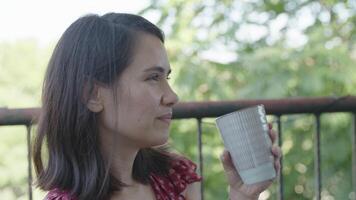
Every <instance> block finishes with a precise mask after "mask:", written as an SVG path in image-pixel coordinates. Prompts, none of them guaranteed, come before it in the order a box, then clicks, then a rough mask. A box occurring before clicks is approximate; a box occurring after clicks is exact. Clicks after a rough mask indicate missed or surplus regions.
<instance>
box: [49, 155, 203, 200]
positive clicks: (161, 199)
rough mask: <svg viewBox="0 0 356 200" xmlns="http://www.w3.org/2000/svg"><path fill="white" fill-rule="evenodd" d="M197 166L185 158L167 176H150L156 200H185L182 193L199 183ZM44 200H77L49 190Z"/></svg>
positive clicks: (55, 190)
mask: <svg viewBox="0 0 356 200" xmlns="http://www.w3.org/2000/svg"><path fill="white" fill-rule="evenodd" d="M196 168H197V166H196V164H195V163H193V162H192V161H190V160H188V159H186V158H181V157H180V158H179V159H176V160H174V161H173V162H172V167H171V169H170V170H169V174H168V175H167V176H159V175H155V174H151V175H150V184H151V187H152V189H153V191H154V193H155V196H156V199H157V200H185V197H184V196H183V195H182V192H183V191H184V190H185V189H186V188H187V186H188V185H189V184H191V183H194V182H198V181H201V179H202V178H201V177H200V176H199V175H198V174H197V173H196V172H195V170H196ZM44 200H77V199H76V198H75V197H72V196H70V194H69V193H68V192H65V191H61V190H59V189H54V190H51V191H50V192H49V193H48V194H47V195H46V197H45V199H44Z"/></svg>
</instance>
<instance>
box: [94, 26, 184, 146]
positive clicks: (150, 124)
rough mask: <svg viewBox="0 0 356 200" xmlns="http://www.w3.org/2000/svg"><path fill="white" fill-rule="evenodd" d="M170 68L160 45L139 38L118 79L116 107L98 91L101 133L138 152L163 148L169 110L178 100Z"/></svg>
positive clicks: (110, 95)
mask: <svg viewBox="0 0 356 200" xmlns="http://www.w3.org/2000/svg"><path fill="white" fill-rule="evenodd" d="M170 71H171V69H170V65H169V62H168V57H167V53H166V50H165V47H164V46H163V44H162V42H161V41H160V40H159V39H158V38H157V37H155V36H152V35H150V34H145V33H143V34H140V35H139V41H138V42H137V45H136V49H135V53H134V56H133V60H132V63H131V64H130V65H129V66H128V67H127V68H126V69H125V70H124V72H123V73H122V74H121V76H120V77H119V79H118V84H117V85H118V86H117V87H116V88H115V90H116V91H115V92H116V93H117V97H118V98H117V103H115V102H114V98H113V92H112V91H111V90H110V89H101V92H100V96H101V98H102V101H103V102H102V103H103V107H104V109H103V111H102V112H101V113H100V114H99V123H100V125H99V126H100V129H101V132H102V133H105V134H106V133H110V134H112V133H113V134H115V135H117V136H118V137H115V138H118V140H119V141H121V142H125V143H126V144H130V145H137V146H138V147H139V148H144V147H149V146H155V145H161V144H164V143H165V142H166V141H167V139H168V135H169V134H168V131H169V125H170V122H171V117H172V106H173V105H174V104H176V103H177V101H178V97H177V95H176V94H175V93H174V91H173V90H172V88H171V87H170V85H169V84H168V80H167V78H168V75H169V73H170Z"/></svg>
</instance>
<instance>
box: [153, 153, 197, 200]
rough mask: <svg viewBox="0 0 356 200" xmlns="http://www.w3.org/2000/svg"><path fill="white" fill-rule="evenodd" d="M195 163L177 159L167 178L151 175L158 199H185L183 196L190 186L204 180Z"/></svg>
mask: <svg viewBox="0 0 356 200" xmlns="http://www.w3.org/2000/svg"><path fill="white" fill-rule="evenodd" d="M196 169H197V166H196V164H195V163H193V162H192V161H190V160H189V159H187V158H185V157H181V156H179V157H175V159H174V160H173V161H172V163H171V168H170V170H169V174H168V175H167V176H158V175H155V174H152V175H151V177H150V178H151V185H152V188H153V190H154V193H155V195H156V198H157V199H174V200H176V199H177V200H178V199H179V200H181V199H185V198H184V196H183V195H182V194H181V193H182V192H183V191H184V190H185V189H186V188H187V186H188V185H189V184H191V183H194V182H198V181H201V180H202V177H200V176H199V175H198V174H197V173H196Z"/></svg>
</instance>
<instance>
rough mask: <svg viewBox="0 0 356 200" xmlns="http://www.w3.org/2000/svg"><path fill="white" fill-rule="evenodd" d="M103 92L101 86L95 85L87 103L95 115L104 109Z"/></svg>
mask: <svg viewBox="0 0 356 200" xmlns="http://www.w3.org/2000/svg"><path fill="white" fill-rule="evenodd" d="M101 92H102V91H101V88H100V86H98V85H94V88H93V91H92V93H91V95H90V96H89V99H88V101H87V107H88V109H89V110H90V111H92V112H94V113H99V112H101V111H102V110H103V109H104V105H103V101H102V96H101Z"/></svg>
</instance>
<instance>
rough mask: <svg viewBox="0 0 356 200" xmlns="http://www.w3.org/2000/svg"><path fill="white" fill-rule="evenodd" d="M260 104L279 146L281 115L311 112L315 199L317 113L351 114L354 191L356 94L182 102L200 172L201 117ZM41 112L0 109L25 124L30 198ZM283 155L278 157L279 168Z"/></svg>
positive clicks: (0, 118) (0, 114) (179, 108)
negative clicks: (194, 132)
mask: <svg viewBox="0 0 356 200" xmlns="http://www.w3.org/2000/svg"><path fill="white" fill-rule="evenodd" d="M258 104H263V105H264V106H265V109H266V112H267V114H268V115H274V116H275V117H276V119H277V121H276V122H277V124H278V125H277V128H278V134H279V140H278V145H279V146H282V143H283V140H282V135H283V133H282V123H281V117H282V116H284V115H290V114H312V115H314V116H315V123H316V130H315V133H314V138H315V140H314V152H315V153H314V166H315V169H314V170H315V189H316V192H315V194H316V197H315V199H317V200H320V199H321V188H322V185H321V183H322V181H321V162H320V135H321V132H320V130H321V129H320V128H321V127H320V115H321V114H323V113H332V112H345V113H350V114H352V116H353V130H352V133H353V134H352V141H351V144H350V145H352V183H353V187H352V188H353V192H356V96H345V97H339V98H335V97H321V98H292V99H273V100H237V101H215V102H183V103H179V104H177V105H176V106H175V107H174V112H173V113H174V115H173V118H174V119H188V118H195V119H197V123H198V152H199V163H198V166H199V171H200V173H202V172H203V169H204V166H203V158H204V155H203V154H202V149H203V144H202V137H203V133H202V119H203V118H212V117H218V116H220V115H223V114H226V113H229V112H233V111H235V110H239V109H242V108H245V107H249V106H253V105H258ZM39 114H40V108H28V109H7V108H0V126H8V125H24V126H26V127H27V150H28V192H29V199H30V200H32V172H31V171H32V170H31V164H30V163H31V150H30V149H31V147H30V146H31V145H30V144H31V139H30V138H31V126H32V125H33V124H35V123H36V119H37V118H38V116H39ZM282 168H283V158H282V159H281V170H282ZM283 178H284V177H283V174H282V173H281V175H280V176H279V178H278V199H280V200H282V199H284V195H283V194H284V187H283V186H284V185H283ZM201 193H202V199H204V184H203V183H202V187H201Z"/></svg>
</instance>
